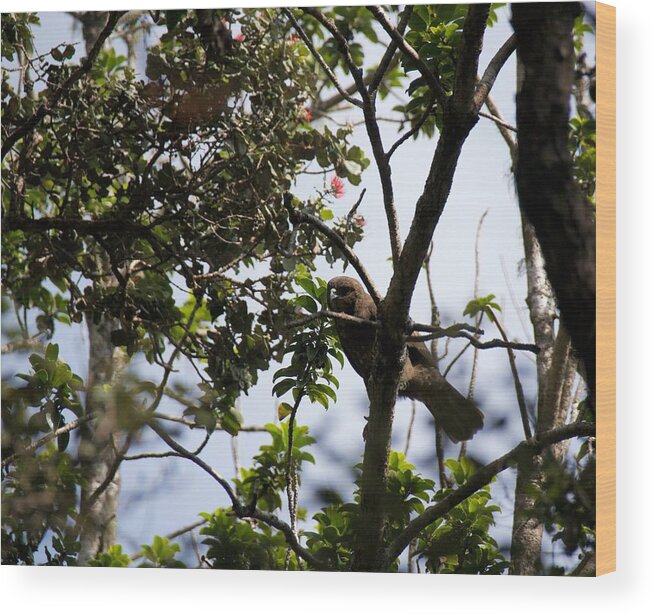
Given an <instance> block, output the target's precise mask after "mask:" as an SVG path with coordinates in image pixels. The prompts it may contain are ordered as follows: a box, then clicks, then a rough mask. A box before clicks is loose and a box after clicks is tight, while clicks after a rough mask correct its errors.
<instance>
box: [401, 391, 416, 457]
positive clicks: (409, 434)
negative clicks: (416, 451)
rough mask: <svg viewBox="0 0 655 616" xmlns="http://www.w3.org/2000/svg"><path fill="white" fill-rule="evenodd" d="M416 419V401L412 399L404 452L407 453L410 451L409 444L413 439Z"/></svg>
mask: <svg viewBox="0 0 655 616" xmlns="http://www.w3.org/2000/svg"><path fill="white" fill-rule="evenodd" d="M414 419H416V401H415V400H412V412H411V415H410V416H409V426H407V436H406V437H405V449H404V450H403V453H404V454H405V455H407V452H408V451H409V444H410V442H411V440H412V428H413V427H414Z"/></svg>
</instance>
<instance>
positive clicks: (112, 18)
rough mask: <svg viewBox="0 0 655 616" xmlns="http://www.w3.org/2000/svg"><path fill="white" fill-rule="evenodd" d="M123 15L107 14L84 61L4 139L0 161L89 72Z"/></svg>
mask: <svg viewBox="0 0 655 616" xmlns="http://www.w3.org/2000/svg"><path fill="white" fill-rule="evenodd" d="M125 13H127V11H114V12H111V13H109V18H108V19H107V24H106V25H105V27H104V28H103V29H102V32H100V35H99V36H98V39H97V40H96V42H95V44H94V45H93V47H92V48H91V51H90V52H89V55H88V56H87V57H86V58H84V60H82V62H81V63H80V65H79V66H78V67H77V68H76V69H75V70H74V71H73V72H72V73H71V74H70V76H69V77H68V79H66V80H65V81H64V82H63V83H62V84H61V85H60V86H59V87H57V89H56V90H55V91H54V92H51V93H49V94H48V96H47V98H46V100H45V101H44V102H43V103H41V105H39V107H38V108H37V110H36V111H35V112H34V113H33V114H32V116H31V117H30V118H28V119H27V120H25V122H23V124H21V125H20V126H19V127H18V128H17V129H16V130H14V131H13V132H12V133H10V134H9V135H8V136H7V137H6V139H5V140H4V143H3V144H2V156H1V157H0V159H3V158H4V157H5V156H6V154H7V152H9V151H10V150H11V149H12V148H13V147H14V145H15V144H16V142H17V141H18V140H19V139H22V138H23V137H25V136H26V135H28V134H29V133H30V132H32V131H33V130H34V129H35V128H36V127H37V126H38V125H39V123H40V122H41V121H42V120H43V118H45V117H46V115H48V114H49V113H50V112H51V111H52V109H53V108H54V107H55V106H56V105H57V103H58V102H59V99H60V98H61V96H62V94H63V93H64V92H67V91H69V90H70V88H71V86H72V85H73V84H74V83H75V82H76V81H78V80H79V79H81V78H82V77H83V76H84V75H85V74H86V73H88V72H89V70H91V67H92V66H93V63H94V62H95V59H96V58H97V57H98V54H99V53H100V50H101V49H102V46H103V44H104V42H105V41H106V40H107V37H108V36H109V35H110V34H111V32H112V30H113V29H114V28H115V27H116V24H117V23H118V20H119V19H120V18H121V17H122V16H123V15H124V14H125Z"/></svg>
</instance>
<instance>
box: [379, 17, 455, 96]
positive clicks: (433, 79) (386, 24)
mask: <svg viewBox="0 0 655 616" xmlns="http://www.w3.org/2000/svg"><path fill="white" fill-rule="evenodd" d="M366 8H367V9H368V10H369V11H370V12H371V13H372V14H373V17H375V19H376V20H377V21H378V22H379V23H380V25H381V26H382V27H383V28H384V30H385V32H386V33H387V34H388V35H389V36H390V37H391V39H392V40H393V41H394V42H395V43H396V45H398V48H399V49H400V51H402V53H403V54H405V55H406V56H407V57H409V58H410V59H411V60H412V61H413V62H414V63H416V66H417V68H418V70H419V72H420V73H421V75H422V77H423V79H425V81H427V83H428V85H429V86H430V89H431V90H432V91H433V92H434V93H435V95H436V97H437V100H438V101H439V104H440V105H441V106H442V107H444V108H445V106H446V102H447V100H448V97H447V95H446V92H445V90H444V88H443V86H442V85H441V82H440V81H439V77H438V76H436V75H435V74H434V73H433V71H431V70H430V68H429V67H428V66H427V64H425V62H424V61H423V60H422V59H421V58H420V56H419V55H418V53H417V52H416V50H415V49H414V48H413V47H412V46H411V45H410V44H409V43H408V42H407V41H406V40H405V38H404V37H403V35H402V34H401V33H400V32H399V31H398V30H397V29H396V28H395V27H394V25H393V24H392V23H391V21H389V18H388V17H387V15H386V14H385V12H384V11H383V10H382V8H381V7H379V6H367V7H366Z"/></svg>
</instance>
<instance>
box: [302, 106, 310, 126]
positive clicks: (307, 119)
mask: <svg viewBox="0 0 655 616" xmlns="http://www.w3.org/2000/svg"><path fill="white" fill-rule="evenodd" d="M301 113H302V117H303V120H304V121H305V122H307V123H308V124H309V123H310V122H311V121H312V110H311V109H310V108H309V107H303V108H302V109H301Z"/></svg>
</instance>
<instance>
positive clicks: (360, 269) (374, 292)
mask: <svg viewBox="0 0 655 616" xmlns="http://www.w3.org/2000/svg"><path fill="white" fill-rule="evenodd" d="M287 209H288V211H289V219H290V220H291V223H292V224H294V225H297V224H301V223H307V224H310V225H312V226H313V227H315V228H316V229H317V230H318V231H320V232H321V233H322V234H323V235H324V236H325V237H327V238H328V239H329V240H330V241H332V243H333V244H334V245H335V246H337V248H339V250H341V252H342V253H343V254H344V256H345V257H346V259H347V260H348V262H349V263H350V264H351V265H352V266H353V268H354V269H355V271H356V272H357V273H358V274H359V277H360V278H361V279H362V282H363V283H364V286H365V287H366V289H367V290H368V292H369V293H370V294H371V297H372V298H373V301H375V303H376V304H379V303H380V300H381V298H382V296H381V295H380V292H379V291H378V289H377V287H376V286H375V283H374V282H373V279H372V278H371V276H370V275H369V273H368V271H367V270H366V268H365V267H364V264H363V263H362V262H361V261H360V259H359V257H358V256H357V253H355V251H354V250H353V249H352V248H350V246H348V244H346V242H345V241H344V239H343V238H342V237H341V236H340V235H339V234H338V233H337V232H336V231H335V230H334V229H331V228H330V227H328V226H327V225H326V224H325V223H324V222H323V221H321V220H319V219H318V218H316V216H312V215H311V214H309V213H307V212H303V211H302V210H299V209H297V208H294V207H292V206H291V205H290V204H289V205H288V206H287Z"/></svg>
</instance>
